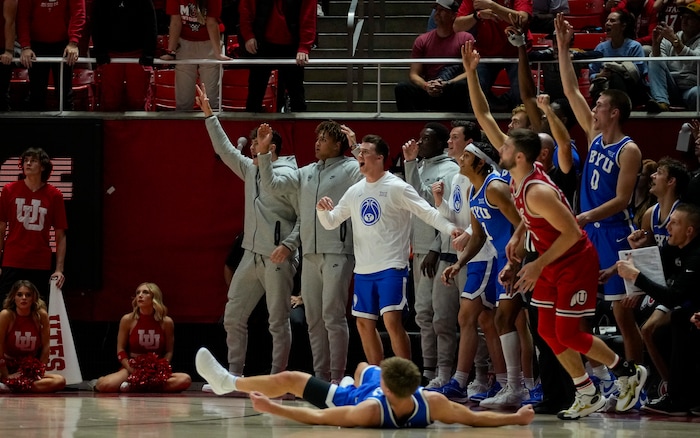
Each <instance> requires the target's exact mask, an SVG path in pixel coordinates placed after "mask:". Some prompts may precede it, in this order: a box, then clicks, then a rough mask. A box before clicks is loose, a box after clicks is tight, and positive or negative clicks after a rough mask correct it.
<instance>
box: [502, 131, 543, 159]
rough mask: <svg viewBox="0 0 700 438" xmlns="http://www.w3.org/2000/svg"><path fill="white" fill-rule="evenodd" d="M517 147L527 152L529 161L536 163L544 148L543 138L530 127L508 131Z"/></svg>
mask: <svg viewBox="0 0 700 438" xmlns="http://www.w3.org/2000/svg"><path fill="white" fill-rule="evenodd" d="M508 137H509V138H510V139H511V140H512V141H513V144H514V145H515V149H516V150H517V151H519V152H522V153H523V154H525V159H526V160H527V162H528V163H534V162H535V161H536V160H537V157H538V156H539V155H540V151H541V150H542V140H540V136H539V134H537V133H536V132H535V131H532V130H530V129H522V128H518V129H513V130H511V131H510V132H509V133H508Z"/></svg>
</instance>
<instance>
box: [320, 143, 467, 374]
mask: <svg viewBox="0 0 700 438" xmlns="http://www.w3.org/2000/svg"><path fill="white" fill-rule="evenodd" d="M389 158H390V156H389V146H388V145H387V144H386V142H385V141H384V140H383V139H382V138H381V137H379V136H377V135H366V136H365V137H364V138H363V139H362V144H361V145H360V146H359V154H358V155H357V159H358V161H359V163H360V173H362V174H363V175H364V176H365V179H363V180H360V181H359V182H357V183H356V184H354V185H352V186H351V187H350V188H349V189H348V190H347V191H346V192H345V194H344V195H343V196H342V197H341V198H340V200H339V201H337V205H335V203H334V200H332V199H331V198H329V197H327V196H324V197H322V198H321V199H320V200H319V201H318V203H317V204H316V213H317V214H318V218H319V221H320V222H321V225H323V227H324V228H326V229H327V230H332V229H335V228H337V227H339V226H341V224H342V223H343V222H345V221H346V220H347V219H351V221H352V229H353V247H354V250H355V261H356V263H355V292H354V298H353V307H352V313H353V315H355V316H356V317H357V318H356V323H357V329H358V332H359V333H360V339H361V341H362V347H363V349H364V351H365V356H366V357H367V361H368V362H369V363H371V364H378V363H379V362H381V360H382V359H383V357H384V349H383V347H382V343H381V339H380V337H379V332H378V331H377V319H379V316H380V315H381V316H382V318H383V320H384V325H385V327H386V329H387V332H388V333H389V338H390V340H391V347H392V350H393V351H394V354H395V355H396V356H400V357H403V358H406V359H410V358H411V344H410V342H409V339H408V334H407V333H406V329H405V328H404V326H403V322H402V317H403V311H404V308H405V307H406V305H407V301H406V279H407V277H408V255H409V244H410V234H411V216H412V215H416V216H418V217H419V218H420V219H421V220H423V221H425V222H426V223H427V224H429V225H431V226H432V227H434V228H436V229H438V230H439V231H441V232H444V233H447V234H452V233H453V232H454V233H459V234H461V232H462V230H461V229H458V228H457V227H455V225H454V224H452V223H451V222H449V221H448V220H447V219H445V218H443V217H442V216H440V213H439V212H438V211H437V210H436V209H435V208H433V207H432V206H431V205H430V204H428V202H427V201H425V200H424V199H423V198H421V197H420V195H418V193H417V192H416V190H415V189H414V188H413V187H412V186H410V185H409V184H407V183H405V182H404V181H402V180H401V179H399V178H398V177H396V176H395V175H393V174H391V173H389V172H387V171H385V170H384V169H385V167H384V166H385V163H386V161H387V160H388V159H389Z"/></svg>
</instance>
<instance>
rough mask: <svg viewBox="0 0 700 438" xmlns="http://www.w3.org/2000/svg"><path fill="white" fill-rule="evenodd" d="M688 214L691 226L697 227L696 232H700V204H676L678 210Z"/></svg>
mask: <svg viewBox="0 0 700 438" xmlns="http://www.w3.org/2000/svg"><path fill="white" fill-rule="evenodd" d="M675 211H679V212H683V213H685V214H687V215H688V221H689V222H690V226H692V227H693V228H694V229H695V233H700V206H697V205H695V204H688V203H681V204H678V205H677V206H676V210H675Z"/></svg>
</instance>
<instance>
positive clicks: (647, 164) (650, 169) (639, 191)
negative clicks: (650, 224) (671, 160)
mask: <svg viewBox="0 0 700 438" xmlns="http://www.w3.org/2000/svg"><path fill="white" fill-rule="evenodd" d="M657 167H658V164H657V163H656V161H654V160H652V159H650V158H645V159H644V160H642V169H641V170H640V171H639V175H637V184H636V185H635V186H634V194H633V195H632V199H631V200H630V210H631V211H632V223H633V224H634V227H635V228H640V227H641V225H642V216H643V215H644V212H645V211H647V209H648V208H649V207H651V206H652V205H654V204H656V196H654V194H653V193H652V192H651V191H650V190H649V189H651V184H652V179H651V176H652V175H653V174H654V173H655V172H656V168H657Z"/></svg>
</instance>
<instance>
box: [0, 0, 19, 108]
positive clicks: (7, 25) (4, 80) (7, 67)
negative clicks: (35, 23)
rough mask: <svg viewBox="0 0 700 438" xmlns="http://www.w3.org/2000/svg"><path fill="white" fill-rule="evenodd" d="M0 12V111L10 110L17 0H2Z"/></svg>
mask: <svg viewBox="0 0 700 438" xmlns="http://www.w3.org/2000/svg"><path fill="white" fill-rule="evenodd" d="M0 4H2V13H0V45H1V46H0V48H1V49H3V52H2V55H0V112H2V111H9V110H10V79H11V78H12V58H13V57H14V56H15V33H16V26H15V19H16V15H17V0H3V1H2V2H1V3H0Z"/></svg>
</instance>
